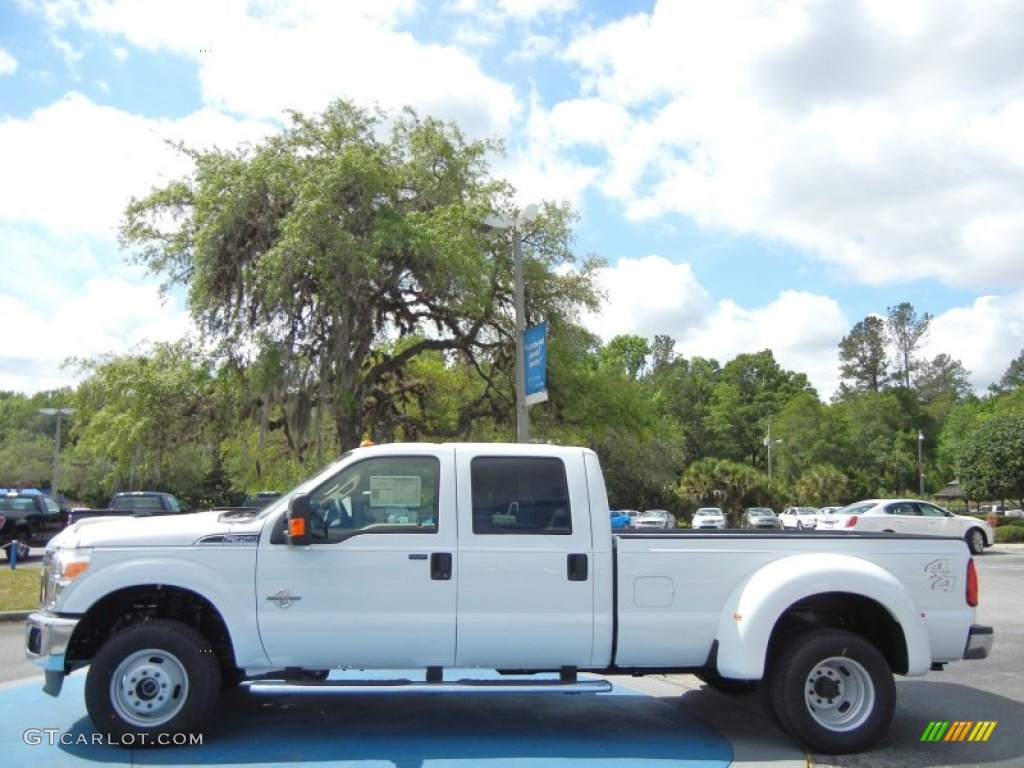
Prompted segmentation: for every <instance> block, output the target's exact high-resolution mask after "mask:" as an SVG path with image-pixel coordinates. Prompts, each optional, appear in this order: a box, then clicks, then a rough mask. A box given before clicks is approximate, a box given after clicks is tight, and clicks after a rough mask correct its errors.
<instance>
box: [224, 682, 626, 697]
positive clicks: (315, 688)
mask: <svg viewBox="0 0 1024 768" xmlns="http://www.w3.org/2000/svg"><path fill="white" fill-rule="evenodd" d="M242 687H246V688H248V689H249V690H250V691H251V692H252V693H255V694H282V693H284V694H291V693H295V694H318V695H328V696H329V695H336V694H381V693H382V694H388V693H391V694H397V693H402V694H404V693H437V694H480V693H504V694H510V693H570V694H583V693H587V694H591V693H608V692H609V691H611V690H612V684H611V683H610V682H609V681H608V680H559V679H547V680H522V679H517V680H478V679H468V678H463V679H459V680H430V681H428V680H408V679H403V678H398V679H386V680H325V681H319V680H253V681H251V682H247V683H242Z"/></svg>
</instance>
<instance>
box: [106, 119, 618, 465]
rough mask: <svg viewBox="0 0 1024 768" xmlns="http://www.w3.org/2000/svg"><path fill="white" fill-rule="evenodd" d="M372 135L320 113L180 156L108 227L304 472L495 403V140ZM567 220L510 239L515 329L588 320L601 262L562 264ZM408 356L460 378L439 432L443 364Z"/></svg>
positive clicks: (503, 197) (500, 308) (507, 270)
mask: <svg viewBox="0 0 1024 768" xmlns="http://www.w3.org/2000/svg"><path fill="white" fill-rule="evenodd" d="M387 122H388V116H387V115H385V114H384V113H381V112H370V111H366V110H363V109H360V108H358V107H356V106H355V105H353V104H352V103H349V102H346V101H336V102H334V103H333V104H331V105H330V106H329V107H328V108H327V109H326V110H325V111H324V112H323V113H322V114H320V115H316V116H312V117H308V116H305V115H302V114H300V113H292V114H291V120H290V124H289V125H288V127H287V128H286V129H285V131H284V132H283V133H281V134H280V135H277V136H273V137H271V138H269V139H267V140H266V141H265V142H264V143H262V144H260V145H258V146H255V147H247V148H243V149H239V150H235V151H224V150H212V151H195V150H189V149H187V148H185V147H179V149H180V150H181V151H182V152H183V153H184V154H186V155H187V156H188V157H189V158H190V159H191V160H192V162H193V173H192V175H191V176H190V177H189V178H187V179H184V180H179V181H175V182H172V183H171V184H169V185H167V186H166V187H164V188H162V189H158V190H155V191H154V192H152V193H151V194H150V195H148V196H147V197H146V198H144V199H141V200H133V201H132V202H131V204H130V205H129V206H128V209H127V212H126V216H125V221H124V224H123V226H122V229H121V239H122V242H123V244H124V245H125V247H127V248H129V249H131V250H132V251H133V253H134V254H135V257H136V259H137V260H138V261H140V262H141V263H143V264H145V265H146V266H147V267H149V269H150V270H152V271H153V272H154V273H156V274H160V275H162V276H163V277H164V279H165V280H166V281H167V284H168V285H175V284H181V285H183V286H184V287H186V288H187V289H188V297H189V305H190V307H191V310H192V313H193V316H194V318H195V320H196V322H197V323H198V325H199V326H200V327H201V328H202V330H203V331H204V333H205V334H206V335H207V337H208V340H209V342H210V344H211V346H212V347H213V348H215V349H217V350H218V351H219V352H220V353H221V354H223V355H225V356H227V357H228V358H229V359H230V360H231V361H232V363H233V364H234V365H235V366H237V367H238V369H239V370H241V371H243V372H248V371H249V369H250V368H251V369H252V373H253V379H252V382H253V383H255V382H256V381H258V382H260V384H261V385H262V387H261V388H260V389H259V390H257V389H255V388H251V387H247V389H248V390H249V395H250V398H251V399H250V402H249V403H248V404H246V403H243V404H242V406H243V408H247V409H249V410H250V411H258V410H260V409H262V411H263V413H264V418H267V416H266V414H267V412H268V411H270V410H272V409H274V408H275V407H280V408H281V409H282V415H283V418H284V424H283V427H284V428H285V430H286V436H287V445H288V447H289V449H290V450H291V451H292V452H293V453H294V454H295V460H296V461H297V462H298V463H299V464H300V465H303V466H305V465H307V464H308V463H309V461H310V455H311V454H312V453H315V454H316V456H317V458H319V457H320V456H321V455H322V454H323V451H324V450H326V451H327V453H328V454H331V453H334V452H337V451H340V450H344V449H347V448H350V447H353V446H355V445H357V444H358V443H359V441H360V440H361V439H362V438H363V437H364V435H367V434H369V435H372V436H374V437H375V438H377V439H393V438H395V437H398V438H402V437H406V436H409V435H414V436H455V435H465V434H467V433H468V432H469V429H470V424H471V422H472V421H473V420H474V419H476V418H481V417H484V418H486V417H497V416H499V414H500V410H501V409H502V407H503V405H504V403H505V402H507V399H508V397H509V392H510V391H511V390H512V386H511V384H512V381H511V376H510V373H511V371H512V369H513V366H512V365H511V361H512V360H513V349H514V323H513V315H514V313H513V311H512V306H513V271H514V270H513V250H514V249H513V248H512V242H511V234H512V233H511V232H510V231H509V230H503V231H500V232H496V233H495V232H491V233H488V232H485V231H484V228H483V226H482V223H483V221H484V220H485V218H486V216H487V215H488V214H490V213H492V212H498V213H500V214H503V215H506V216H510V219H514V218H515V217H514V214H515V211H513V210H512V209H511V205H510V200H511V199H512V190H511V189H510V188H509V187H508V185H507V184H505V183H504V182H501V181H497V180H494V179H491V178H490V177H489V176H488V166H487V157H488V156H489V155H491V154H495V153H498V152H500V151H501V145H500V144H499V143H497V142H467V141H466V140H465V139H464V137H463V135H462V133H461V132H460V131H459V129H458V128H457V127H456V126H454V125H450V124H446V123H443V122H440V121H438V120H434V119H430V118H425V119H421V118H419V117H418V116H417V115H416V114H415V113H414V112H412V111H411V110H405V111H404V112H403V113H402V114H401V115H400V116H398V117H397V118H395V119H394V120H392V121H391V122H390V124H391V131H390V135H387V134H386V132H385V125H386V123H387ZM574 217H575V214H574V213H573V212H572V211H571V210H570V209H569V208H568V206H564V205H563V206H559V205H554V204H551V203H547V204H544V205H543V206H542V208H541V215H540V216H539V217H538V218H537V220H536V221H535V222H532V223H529V224H524V225H521V226H520V228H519V229H518V230H517V231H516V236H518V237H520V238H521V240H522V245H523V248H522V252H523V272H524V275H525V283H526V286H527V314H528V317H527V324H528V325H529V324H532V323H533V322H534V321H535V319H537V318H540V317H544V318H545V319H547V320H548V321H549V322H555V323H558V322H559V321H561V322H563V323H568V322H569V321H570V320H571V318H573V317H574V316H575V314H576V313H577V312H578V311H579V310H580V309H582V308H595V307H596V295H595V293H594V283H593V277H594V270H595V269H596V268H597V266H599V263H600V262H598V261H596V260H593V259H584V260H577V259H576V257H575V255H574V254H573V253H572V250H571V242H572V238H571V231H570V225H571V222H572V221H573V219H574ZM396 337H397V338H398V339H399V341H400V343H399V344H395V343H394V339H395V338H396ZM424 356H426V357H429V356H434V359H435V361H436V362H437V363H439V364H441V365H443V366H451V367H452V369H459V368H460V367H461V368H465V369H468V370H469V371H471V372H472V373H473V376H474V379H475V381H474V385H475V386H473V387H469V388H466V389H464V390H463V391H462V394H463V395H467V396H468V397H467V398H466V399H465V400H462V401H456V400H449V402H448V403H447V408H446V409H443V410H442V413H441V418H440V419H439V420H438V419H435V418H434V415H433V413H434V412H433V410H431V407H432V406H433V405H436V404H438V400H439V399H442V398H439V395H438V387H437V384H438V381H439V380H438V374H439V373H440V370H441V369H438V368H436V366H435V369H434V372H433V373H432V374H430V373H428V369H429V368H430V366H429V365H427V366H426V367H421V368H420V369H419V370H415V362H416V361H417V359H418V358H420V357H424ZM479 385H482V386H479ZM453 408H454V412H452V409H453ZM328 430H329V433H328V432H327V431H328ZM328 444H329V445H328ZM325 445H327V447H326V449H325Z"/></svg>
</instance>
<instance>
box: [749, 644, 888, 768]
mask: <svg viewBox="0 0 1024 768" xmlns="http://www.w3.org/2000/svg"><path fill="white" fill-rule="evenodd" d="M767 683H768V685H767V689H768V690H767V693H768V701H769V705H770V707H771V709H772V712H773V714H774V715H775V718H776V719H777V720H778V721H779V724H780V725H781V726H782V727H783V729H785V730H786V731H787V732H788V733H789V734H790V735H791V736H793V738H795V739H796V740H797V741H799V742H801V743H802V744H803V745H804V746H806V747H808V748H809V749H811V750H813V751H815V752H822V753H825V754H833V755H841V754H848V753H851V752H861V751H863V750H865V749H868V748H870V747H871V746H873V745H874V744H876V743H877V742H878V740H879V739H881V738H882V736H884V735H885V733H886V731H888V730H889V726H890V724H891V723H892V718H893V712H894V711H895V709H896V684H895V682H894V681H893V677H892V670H891V669H890V668H889V664H888V662H886V660H885V658H884V657H883V656H882V654H881V653H880V652H879V650H878V649H877V648H875V646H873V645H872V644H871V643H869V642H868V641H867V640H865V639H864V638H862V637H861V636H860V635H855V634H853V633H852V632H846V631H844V630H839V629H817V630H812V631H810V632H805V633H803V634H801V635H797V636H795V637H792V638H789V639H788V640H787V641H785V647H784V648H783V649H782V650H781V651H780V652H779V653H778V654H777V655H776V657H775V658H774V659H773V660H772V664H771V667H770V669H769V673H768V679H767Z"/></svg>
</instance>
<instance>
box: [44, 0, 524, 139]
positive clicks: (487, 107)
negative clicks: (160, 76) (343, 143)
mask: <svg viewBox="0 0 1024 768" xmlns="http://www.w3.org/2000/svg"><path fill="white" fill-rule="evenodd" d="M250 5H251V4H249V3H246V2H244V0H221V1H219V2H217V3H212V4H211V3H209V2H207V1H206V0H183V1H182V2H178V3H166V4H164V3H152V2H147V1H146V0H106V1H104V0H95V2H92V3H90V4H88V5H87V6H83V7H80V6H77V5H75V6H67V7H66V8H65V10H64V13H62V14H60V17H59V18H60V22H61V23H64V24H68V23H75V24H78V25H80V26H82V27H83V28H85V29H91V30H96V31H100V32H104V33H107V34H113V35H118V36H121V37H123V38H124V39H125V40H126V41H128V42H130V43H132V44H133V45H137V46H139V47H141V48H144V49H147V50H152V51H168V52H172V53H174V54H177V55H179V56H182V57H186V58H189V59H192V60H194V61H195V62H196V64H197V66H198V67H199V82H200V88H201V92H202V97H203V100H204V102H205V103H206V104H207V105H209V106H211V107H214V108H216V109H220V110H224V111H227V112H229V113H232V114H236V115H242V116H245V117H248V118H252V119H278V118H280V117H281V114H282V111H283V110H284V109H298V110H300V111H305V112H319V111H321V110H322V109H323V108H324V107H325V106H326V105H327V104H328V103H329V102H330V101H332V100H334V99H337V98H349V99H352V100H354V101H356V102H357V103H359V104H361V105H363V106H373V105H380V106H381V107H383V108H384V109H386V110H389V111H390V110H394V109H398V108H400V107H403V106H406V105H411V106H413V107H416V108H417V109H418V110H420V111H421V112H423V113H425V114H429V115H432V116H435V117H440V118H444V119H450V120H455V121H457V122H458V123H459V125H460V126H461V127H462V128H463V130H464V131H466V133H467V134H469V135H470V136H491V135H495V134H502V135H503V134H504V133H506V132H507V129H508V127H509V125H510V124H511V121H512V120H514V119H515V118H516V116H517V115H518V113H519V106H518V104H517V101H516V95H515V92H514V90H513V88H512V87H511V86H509V85H508V84H507V83H505V82H502V81H500V80H497V79H495V78H493V77H491V76H489V75H486V74H485V73H484V72H483V71H482V70H481V69H480V66H479V64H478V62H477V61H476V60H475V59H473V58H472V57H470V56H469V55H467V54H466V53H464V52H463V51H462V50H460V49H458V48H456V47H454V46H446V45H439V44H426V43H421V42H419V41H417V40H416V39H415V38H414V37H413V36H412V35H411V34H409V33H407V32H404V31H402V29H401V25H402V24H404V23H407V22H410V21H411V20H413V19H414V18H415V14H416V13H417V12H420V8H419V5H418V4H417V3H416V2H415V0H390V2H388V1H384V2H372V3H348V2H345V3H340V2H333V1H332V0H320V1H318V2H306V3H301V4H296V3H288V2H279V1H278V0H267V1H266V2H261V3H258V4H256V5H255V6H253V7H252V8H250ZM200 51H209V52H203V53H200Z"/></svg>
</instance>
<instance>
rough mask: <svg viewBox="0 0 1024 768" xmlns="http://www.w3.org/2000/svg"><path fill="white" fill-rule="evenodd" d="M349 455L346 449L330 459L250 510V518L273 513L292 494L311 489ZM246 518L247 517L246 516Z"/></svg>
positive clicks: (332, 472) (333, 471)
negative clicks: (300, 480)
mask: <svg viewBox="0 0 1024 768" xmlns="http://www.w3.org/2000/svg"><path fill="white" fill-rule="evenodd" d="M351 455H352V451H346V452H345V453H343V454H342V455H341V456H339V457H338V459H337V460H336V461H332V462H331V463H330V464H328V465H327V466H326V467H324V468H323V469H322V470H320V471H319V472H317V473H316V474H315V475H313V476H312V477H310V478H308V479H306V480H303V481H302V482H301V483H300V484H299V485H297V486H295V487H294V488H292V489H291V490H290V491H288V492H287V493H283V494H281V495H280V496H279V497H278V498H276V499H274V500H273V501H271V502H270V503H269V504H267V505H266V506H265V507H263V508H262V509H253V510H252V511H253V512H254V513H255V514H254V515H253V516H252V518H251V519H253V520H259V519H260V518H263V517H266V516H267V515H269V514H271V513H273V512H274V510H276V509H280V508H281V505H282V504H287V503H288V500H289V499H291V497H292V496H294V495H295V494H296V493H301V492H303V491H311V490H313V489H314V488H316V487H317V486H318V485H320V483H322V482H323V481H324V480H326V479H327V478H329V477H330V476H331V475H332V474H334V473H335V472H337V467H338V464H340V463H341V462H343V461H345V459H347V458H348V457H349V456H351ZM247 519H249V518H247Z"/></svg>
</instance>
